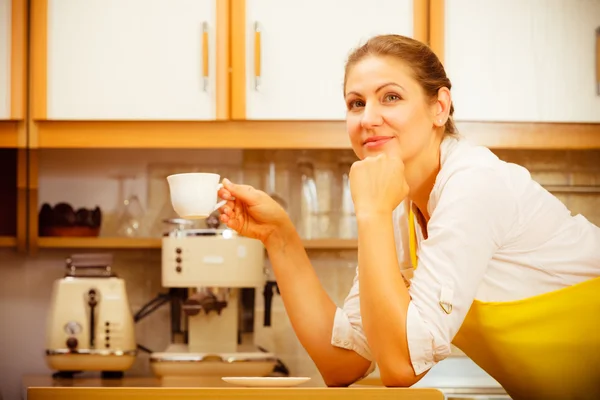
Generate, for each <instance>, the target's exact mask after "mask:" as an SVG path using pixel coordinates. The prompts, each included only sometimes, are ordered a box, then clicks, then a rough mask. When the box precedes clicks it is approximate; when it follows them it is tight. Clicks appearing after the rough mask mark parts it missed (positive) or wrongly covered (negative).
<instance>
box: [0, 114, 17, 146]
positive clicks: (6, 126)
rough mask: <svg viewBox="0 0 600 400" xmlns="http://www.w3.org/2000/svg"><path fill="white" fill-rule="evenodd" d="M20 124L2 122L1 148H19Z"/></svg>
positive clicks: (0, 130) (0, 122)
mask: <svg viewBox="0 0 600 400" xmlns="http://www.w3.org/2000/svg"><path fill="white" fill-rule="evenodd" d="M18 131H19V123H18V122H17V121H0V147H1V148H10V149H13V148H15V147H19V140H18Z"/></svg>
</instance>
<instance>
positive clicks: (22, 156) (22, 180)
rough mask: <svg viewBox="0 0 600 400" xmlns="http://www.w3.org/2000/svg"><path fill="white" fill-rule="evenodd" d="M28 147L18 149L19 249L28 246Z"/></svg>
mask: <svg viewBox="0 0 600 400" xmlns="http://www.w3.org/2000/svg"><path fill="white" fill-rule="evenodd" d="M27 209H28V202H27V149H24V148H20V149H19V150H17V238H16V245H17V250H18V251H19V252H20V253H24V252H25V250H26V248H27Z"/></svg>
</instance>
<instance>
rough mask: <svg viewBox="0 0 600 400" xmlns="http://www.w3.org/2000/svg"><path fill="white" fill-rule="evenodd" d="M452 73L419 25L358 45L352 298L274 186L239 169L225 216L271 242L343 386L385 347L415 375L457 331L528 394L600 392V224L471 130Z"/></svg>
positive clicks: (288, 302)
mask: <svg viewBox="0 0 600 400" xmlns="http://www.w3.org/2000/svg"><path fill="white" fill-rule="evenodd" d="M450 88H451V85H450V81H449V80H448V78H447V77H446V74H445V71H444V68H443V66H442V65H441V63H440V62H439V60H438V59H437V57H436V56H435V55H434V54H433V53H432V52H431V51H430V49H429V48H428V47H427V46H425V45H423V44H421V43H419V42H417V41H415V40H412V39H409V38H406V37H402V36H395V35H388V36H378V37H374V38H372V39H371V40H370V41H368V42H367V43H366V44H365V45H364V46H362V47H360V48H358V49H357V50H355V51H354V53H352V54H351V56H350V57H349V59H348V62H347V65H346V71H345V82H344V97H345V101H346V105H347V109H348V111H347V118H346V121H347V131H348V135H349V137H350V141H351V143H352V147H353V149H354V151H355V153H356V155H357V156H358V158H359V160H360V161H357V162H355V163H354V164H353V165H352V168H351V171H350V184H351V191H352V198H353V202H354V207H355V212H356V219H357V225H358V267H357V275H356V278H355V282H354V286H353V287H352V289H351V291H350V294H349V295H348V297H347V299H346V301H345V303H344V306H343V308H337V307H336V306H335V305H334V303H333V302H332V300H331V299H330V298H329V297H328V296H327V294H326V293H325V291H324V289H323V288H322V287H321V285H320V283H319V280H318V278H317V275H316V274H315V271H314V270H313V268H312V267H311V265H310V261H309V258H308V257H307V255H306V252H305V250H304V248H303V246H302V242H301V240H300V238H299V236H298V234H297V233H296V231H295V230H294V227H293V225H292V222H291V221H290V220H289V218H288V216H287V214H286V213H285V212H284V210H283V209H282V208H281V207H280V206H279V205H278V204H277V203H276V202H275V201H273V200H272V199H271V198H270V197H269V196H267V195H266V194H265V193H263V192H261V191H258V190H255V189H253V188H252V187H249V186H244V185H236V184H233V183H231V182H229V181H227V180H225V187H224V189H222V190H221V191H220V196H222V197H223V198H224V199H228V200H229V201H228V203H227V204H226V205H225V206H224V207H223V208H222V209H221V212H222V214H221V220H222V221H223V222H224V223H226V224H227V226H228V227H230V228H232V229H234V230H236V231H237V232H239V233H240V234H241V235H244V236H249V237H253V238H257V239H260V240H261V241H262V242H263V243H264V245H265V247H266V249H267V252H268V255H269V258H270V260H271V263H272V265H273V269H274V272H275V275H276V278H277V282H278V284H279V287H280V290H281V295H282V298H283V302H284V304H285V307H286V310H287V312H288V315H289V318H290V320H291V323H292V326H293V328H294V330H295V332H296V334H297V336H298V338H299V339H300V341H301V343H302V345H303V346H304V347H305V349H306V350H307V352H308V353H309V355H310V356H311V358H312V359H313V361H314V362H315V364H316V366H317V367H318V369H319V371H320V373H321V374H322V376H323V378H324V380H325V382H326V384H327V385H329V386H342V385H348V384H351V383H353V382H355V381H357V380H358V379H360V378H362V377H364V376H365V375H366V374H368V373H370V372H371V371H372V370H373V368H374V365H375V363H377V365H378V366H379V369H380V374H381V379H382V381H383V383H384V384H385V385H386V386H411V385H413V384H414V383H415V382H417V381H418V380H419V379H420V378H421V377H422V376H423V375H425V373H426V372H427V371H428V370H429V369H430V368H431V367H432V366H433V365H434V364H435V363H436V362H438V361H440V360H442V359H444V358H445V357H447V356H448V355H449V354H450V343H451V342H453V343H455V344H456V345H457V346H458V347H459V348H461V349H462V350H463V351H464V352H465V353H466V354H467V355H469V356H470V357H471V358H472V359H473V360H474V361H475V362H476V363H478V364H479V365H480V366H481V367H482V368H483V369H484V370H486V371H487V372H488V373H489V374H491V375H492V376H493V377H494V378H496V379H497V380H498V381H499V382H500V384H502V385H503V387H504V388H505V389H506V390H507V392H508V393H509V394H510V395H511V396H512V397H513V398H515V399H532V398H540V399H541V398H544V399H549V398H561V399H566V398H575V397H577V398H600V339H599V338H600V334H599V333H598V328H600V323H599V322H598V321H599V320H600V299H599V298H600V295H599V293H600V279H599V278H598V276H599V275H600V229H599V228H598V227H596V226H594V225H593V224H591V223H590V222H588V221H587V220H586V219H585V218H584V217H582V216H580V215H578V216H574V217H573V216H571V214H570V212H569V211H568V210H567V209H566V208H565V206H564V205H563V204H562V203H561V202H560V201H558V200H557V199H556V198H555V197H553V196H552V195H551V194H549V193H548V192H547V191H545V190H544V189H543V188H542V187H541V186H540V185H538V184H537V183H535V182H534V181H533V180H532V179H531V177H530V175H529V173H528V171H527V170H525V169H524V168H522V167H520V166H517V165H514V164H509V163H505V162H503V161H501V160H499V159H498V158H497V157H496V156H495V155H494V154H493V153H491V152H490V151H489V150H487V149H485V148H483V147H479V146H473V145H471V144H469V143H468V142H467V141H465V140H464V139H461V138H459V137H458V135H457V134H456V132H455V128H454V124H453V122H452V114H453V106H452V101H451V95H450ZM482 101H485V99H482ZM415 221H416V222H415ZM415 226H416V229H415ZM417 266H418V267H417ZM413 270H414V274H413ZM359 293H360V294H359ZM307 294H308V295H307Z"/></svg>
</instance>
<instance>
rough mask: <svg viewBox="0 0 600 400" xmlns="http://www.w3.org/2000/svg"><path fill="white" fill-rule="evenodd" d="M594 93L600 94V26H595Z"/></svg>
mask: <svg viewBox="0 0 600 400" xmlns="http://www.w3.org/2000/svg"><path fill="white" fill-rule="evenodd" d="M596 94H597V95H598V96H600V26H599V27H598V28H596Z"/></svg>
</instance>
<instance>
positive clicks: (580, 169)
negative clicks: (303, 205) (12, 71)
mask: <svg viewBox="0 0 600 400" xmlns="http://www.w3.org/2000/svg"><path fill="white" fill-rule="evenodd" d="M496 153H497V154H498V155H499V156H500V157H501V158H503V159H505V160H507V161H513V162H517V163H519V164H521V165H524V166H526V167H528V168H529V169H530V170H531V171H532V173H533V175H534V177H535V178H536V179H537V180H538V181H539V182H540V183H542V184H546V185H600V162H598V160H600V151H512V150H511V151H496ZM223 154H224V153H219V152H212V154H211V155H210V157H212V158H213V159H214V160H222V159H224V157H223ZM204 156H206V157H209V156H207V155H205V154H204V155H203V157H204ZM227 156H228V157H229V159H232V158H231V157H233V155H232V153H227ZM61 157H64V154H62V155H61ZM73 157H75V156H73ZM156 157H158V156H156ZM55 158H56V157H55V156H48V157H47V158H46V160H54V159H55ZM205 159H207V158H205ZM109 161H110V160H109ZM113 161H114V160H113ZM238 161H239V154H238ZM94 162H99V161H98V160H95V161H94ZM53 163H54V164H53ZM52 165H54V167H52ZM58 165H60V164H59V163H58V162H54V161H53V162H49V163H48V164H46V168H45V169H44V159H43V158H42V160H41V168H40V170H41V174H44V176H45V178H44V179H45V181H44V182H46V185H54V187H55V188H57V187H58V188H63V190H65V191H66V192H69V190H71V192H74V190H73V189H69V188H70V186H69V182H68V180H69V176H70V175H69V174H75V173H76V172H75V171H74V170H73V169H71V168H69V171H66V167H65V169H64V170H61V169H60V168H58ZM96 167H97V168H96V169H94V170H92V169H89V170H88V172H85V168H77V170H78V171H79V172H80V173H82V174H87V176H88V178H86V179H88V180H89V181H88V183H87V185H83V186H78V187H77V189H79V190H80V191H86V190H91V189H88V188H93V189H94V191H95V193H97V195H98V196H100V197H102V196H105V197H106V199H107V200H106V202H109V201H113V200H114V199H117V193H116V190H117V186H115V185H116V183H115V182H114V181H113V182H112V183H110V184H107V183H106V180H105V179H106V178H105V176H106V175H107V173H105V174H103V175H100V174H96V173H95V172H93V171H95V170H97V169H98V168H100V169H102V168H103V167H102V165H101V164H96ZM53 168H54V169H53ZM82 170H83V171H84V172H81V171H82ZM61 171H62V172H61ZM120 172H122V171H120ZM61 182H62V183H61ZM94 182H96V184H95V183H94ZM98 182H100V183H102V182H104V184H106V185H108V186H106V187H102V185H100V187H99V186H98V185H97V183H98ZM72 183H73V182H71V184H72ZM80 183H81V182H80ZM44 190H50V188H49V187H46V188H45V189H44V187H43V186H42V185H41V186H40V197H41V200H43V199H42V197H46V198H47V200H51V199H50V198H49V197H50V195H49V194H48V195H46V194H43V193H47V192H44ZM142 191H143V190H142ZM557 196H558V197H559V198H560V199H561V200H562V201H563V202H564V203H565V204H566V205H567V206H568V207H569V208H570V209H571V211H572V212H573V213H574V214H575V213H581V214H583V215H584V216H586V217H587V218H588V219H590V220H591V221H592V222H594V223H595V224H597V225H600V195H599V194H574V193H571V194H566V193H562V194H557ZM52 200H56V199H52ZM70 253H71V251H70V250H42V251H41V252H40V254H39V255H37V256H35V257H32V256H23V255H18V254H16V253H15V252H14V251H13V250H9V249H2V250H0V388H1V389H2V395H3V396H4V399H5V400H7V399H10V400H12V399H18V398H19V394H20V380H21V377H22V376H23V375H25V374H49V373H50V371H49V370H48V369H47V368H46V366H45V362H44V349H45V344H44V336H45V333H46V332H45V322H46V315H47V310H48V306H49V304H48V302H49V299H50V291H51V285H52V282H53V281H54V280H55V279H58V278H60V277H61V276H62V274H63V267H64V259H65V257H66V256H68V255H69V254H70ZM310 256H311V259H312V261H313V265H314V267H315V269H316V271H317V273H318V275H319V278H320V279H321V281H322V283H323V285H324V287H325V288H326V290H327V292H328V293H329V294H330V295H331V297H332V298H333V299H334V301H335V302H336V303H338V304H342V302H343V299H344V296H345V295H346V293H347V291H348V289H349V288H350V286H351V283H352V278H353V276H354V268H355V265H356V252H355V251H345V252H311V253H310ZM114 270H115V271H116V272H117V274H119V275H120V276H121V277H123V278H124V279H125V281H126V284H127V289H128V293H129V300H130V303H131V307H132V309H133V310H134V311H135V310H137V309H139V308H140V307H141V306H142V305H143V304H144V303H145V302H146V301H148V300H150V299H151V298H152V297H153V296H155V295H156V294H157V293H158V292H159V291H161V285H160V251H159V250H151V251H141V250H128V251H118V252H115V265H114ZM305 295H306V296H310V295H311V293H306V294H305ZM258 299H259V300H258V301H257V303H258V304H257V307H258V312H257V319H258V320H259V321H260V320H262V304H261V300H260V299H261V296H258ZM259 325H260V324H259ZM136 335H137V340H138V342H139V343H140V344H143V345H144V346H146V347H148V348H150V349H152V350H157V351H160V350H161V349H163V348H164V347H165V346H166V345H167V343H168V340H169V325H168V309H167V308H166V307H164V308H162V309H160V310H159V311H157V312H156V313H154V314H152V315H151V316H149V317H148V318H146V319H145V320H142V321H141V322H140V323H139V324H138V325H137V326H136ZM256 339H257V344H259V345H261V346H263V347H265V348H267V349H269V350H271V351H274V352H275V353H277V355H278V356H279V357H280V358H281V359H282V360H283V362H284V363H285V364H286V365H287V366H288V367H289V368H290V370H291V372H292V374H294V375H307V376H312V377H313V378H314V379H320V378H319V376H318V373H317V371H316V369H315V367H314V365H313V364H312V362H311V360H310V358H309V357H308V356H307V354H306V352H305V351H304V349H303V348H302V347H301V345H300V344H299V342H298V340H297V338H296V336H295V335H294V334H293V331H292V329H291V327H290V324H289V321H288V319H287V316H286V314H285V310H284V308H283V306H282V304H281V299H280V297H278V296H276V297H275V299H274V304H273V324H272V327H271V328H260V327H258V330H257V333H256ZM448 361H450V360H448ZM454 369H455V371H454V373H461V372H463V371H460V368H459V371H458V372H457V371H456V368H454ZM130 373H131V374H136V375H144V374H149V364H148V356H147V355H145V354H141V355H140V356H139V357H138V360H137V362H136V364H135V365H134V368H133V369H132V370H131V371H130ZM464 373H467V372H466V370H465V372H464Z"/></svg>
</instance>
